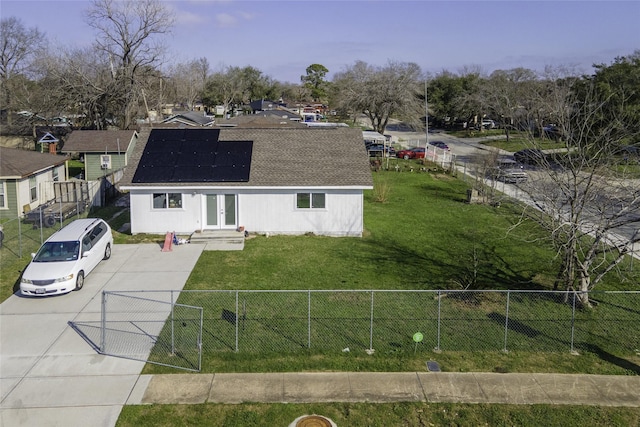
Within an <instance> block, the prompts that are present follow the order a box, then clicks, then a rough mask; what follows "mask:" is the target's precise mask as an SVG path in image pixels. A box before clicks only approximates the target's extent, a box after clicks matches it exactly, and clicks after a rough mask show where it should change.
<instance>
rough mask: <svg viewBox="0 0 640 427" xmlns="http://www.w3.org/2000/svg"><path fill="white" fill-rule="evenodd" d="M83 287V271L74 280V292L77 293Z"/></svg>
mask: <svg viewBox="0 0 640 427" xmlns="http://www.w3.org/2000/svg"><path fill="white" fill-rule="evenodd" d="M83 286H84V271H79V272H78V278H77V279H76V289H75V290H76V291H79V290H80V289H82V287H83Z"/></svg>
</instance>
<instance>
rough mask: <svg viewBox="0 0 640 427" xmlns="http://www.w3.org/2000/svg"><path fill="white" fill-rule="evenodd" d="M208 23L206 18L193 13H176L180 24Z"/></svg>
mask: <svg viewBox="0 0 640 427" xmlns="http://www.w3.org/2000/svg"><path fill="white" fill-rule="evenodd" d="M206 21H207V19H206V18H205V17H204V16H202V15H198V14H197V13H191V12H177V13H176V23H178V24H186V25H192V24H201V23H204V22H206Z"/></svg>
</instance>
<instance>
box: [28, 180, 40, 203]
mask: <svg viewBox="0 0 640 427" xmlns="http://www.w3.org/2000/svg"><path fill="white" fill-rule="evenodd" d="M29 195H30V197H31V201H32V202H35V201H36V200H38V184H37V183H36V176H35V175H33V176H30V177H29Z"/></svg>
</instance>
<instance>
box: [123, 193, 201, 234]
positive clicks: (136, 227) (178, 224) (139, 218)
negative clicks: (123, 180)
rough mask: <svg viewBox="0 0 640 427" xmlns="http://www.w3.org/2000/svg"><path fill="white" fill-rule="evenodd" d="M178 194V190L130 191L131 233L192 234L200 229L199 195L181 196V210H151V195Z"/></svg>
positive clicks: (187, 194) (188, 194)
mask: <svg viewBox="0 0 640 427" xmlns="http://www.w3.org/2000/svg"><path fill="white" fill-rule="evenodd" d="M161 192H170V193H179V192H180V189H172V190H169V191H165V190H149V191H131V194H130V202H131V209H130V212H131V233H132V234H138V233H151V234H164V233H166V232H173V231H175V232H176V233H181V234H185V233H189V234H190V233H193V232H194V231H195V230H199V229H201V225H200V219H201V218H200V206H201V205H200V195H198V194H196V195H193V194H192V193H193V192H191V191H190V192H188V193H186V192H184V193H183V194H182V208H174V209H153V193H161Z"/></svg>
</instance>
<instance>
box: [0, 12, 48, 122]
mask: <svg viewBox="0 0 640 427" xmlns="http://www.w3.org/2000/svg"><path fill="white" fill-rule="evenodd" d="M44 46H45V35H44V34H43V33H41V32H40V31H39V30H38V29H37V28H25V27H24V25H23V24H22V22H21V21H20V20H19V19H17V18H14V17H9V18H3V19H2V20H1V21H0V93H1V95H0V96H1V98H0V103H1V104H2V105H3V106H4V108H7V109H8V110H9V111H11V109H15V108H16V106H15V105H14V96H13V93H14V88H13V84H12V83H14V82H13V80H14V78H17V77H18V76H22V80H21V82H16V86H17V87H16V88H15V89H16V90H19V87H20V85H21V83H24V78H25V77H27V75H28V74H29V71H30V70H31V66H32V64H33V62H34V60H35V59H36V57H37V53H38V52H41V51H42V49H43V47H44ZM7 119H8V121H9V122H8V124H11V114H8V117H7Z"/></svg>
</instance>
